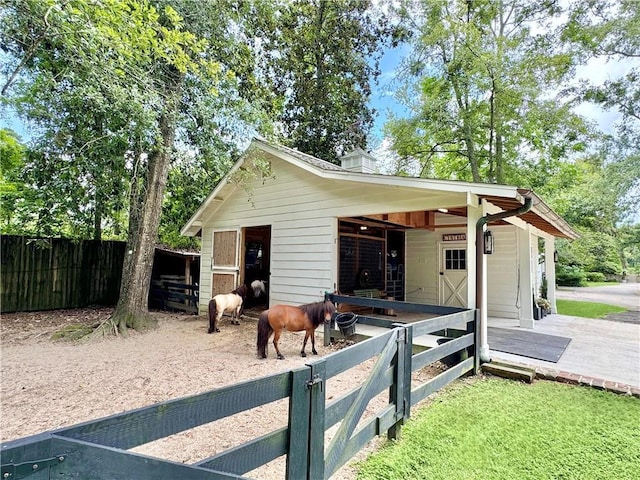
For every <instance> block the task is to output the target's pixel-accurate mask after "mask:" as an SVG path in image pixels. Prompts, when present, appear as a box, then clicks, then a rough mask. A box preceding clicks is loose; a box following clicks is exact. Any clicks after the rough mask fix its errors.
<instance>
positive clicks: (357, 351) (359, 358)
mask: <svg viewBox="0 0 640 480" xmlns="http://www.w3.org/2000/svg"><path fill="white" fill-rule="evenodd" d="M391 335H396V334H394V333H393V331H392V330H390V331H389V332H386V333H384V334H382V335H378V336H376V337H371V338H368V339H366V340H364V341H362V342H358V343H356V344H355V345H351V346H350V347H349V349H348V350H349V354H348V355H344V354H342V352H344V351H345V350H341V351H339V352H334V353H331V354H329V355H327V356H326V357H324V358H323V359H322V361H324V362H326V372H327V378H331V377H333V376H335V375H337V374H339V373H342V372H345V371H347V370H349V369H350V368H352V367H355V366H356V365H360V364H361V363H362V362H364V361H365V360H369V359H370V358H371V357H374V356H376V355H377V354H378V352H380V351H382V349H383V348H384V346H385V345H386V344H387V342H388V341H389V337H390V336H391ZM311 365H312V364H311Z"/></svg>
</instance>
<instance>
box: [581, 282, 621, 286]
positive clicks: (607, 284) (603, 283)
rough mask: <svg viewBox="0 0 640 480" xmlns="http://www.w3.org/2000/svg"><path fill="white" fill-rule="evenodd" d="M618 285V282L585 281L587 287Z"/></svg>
mask: <svg viewBox="0 0 640 480" xmlns="http://www.w3.org/2000/svg"><path fill="white" fill-rule="evenodd" d="M611 285H618V282H587V287H610V286H611Z"/></svg>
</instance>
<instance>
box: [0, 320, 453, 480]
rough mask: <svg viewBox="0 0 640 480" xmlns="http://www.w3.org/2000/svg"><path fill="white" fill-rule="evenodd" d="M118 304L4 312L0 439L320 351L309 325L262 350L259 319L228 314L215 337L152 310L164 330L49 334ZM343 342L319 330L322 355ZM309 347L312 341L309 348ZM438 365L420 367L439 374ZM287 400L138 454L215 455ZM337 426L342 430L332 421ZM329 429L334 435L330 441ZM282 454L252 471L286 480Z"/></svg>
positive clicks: (286, 366)
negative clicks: (262, 355) (310, 339)
mask: <svg viewBox="0 0 640 480" xmlns="http://www.w3.org/2000/svg"><path fill="white" fill-rule="evenodd" d="M111 312H112V309H110V308H95V309H94V308H88V309H77V310H58V311H54V312H23V313H10V314H3V315H2V317H1V318H0V335H1V337H0V366H1V377H0V378H1V382H2V388H1V392H0V402H1V408H0V413H1V420H0V425H2V428H1V432H0V434H1V435H0V440H1V441H3V442H4V441H8V440H13V439H16V438H20V437H24V436H27V435H32V434H36V433H40V432H43V431H47V430H52V429H56V428H60V427H65V426H70V425H74V424H77V423H80V422H83V421H87V420H94V419H97V418H100V417H104V416H107V415H112V414H116V413H121V412H124V411H126V410H131V409H134V408H139V407H144V406H148V405H151V404H154V403H157V402H162V401H165V400H169V399H175V398H179V397H183V396H189V395H194V394H197V393H202V392H205V391H208V390H212V389H215V388H219V387H223V386H226V385H231V384H234V383H237V382H240V381H243V380H248V379H252V378H259V377H262V376H265V375H270V374H272V373H276V372H281V371H284V370H290V369H292V368H296V367H300V366H303V365H304V364H305V363H306V362H309V361H310V360H313V359H314V358H317V357H314V356H312V355H309V357H307V358H306V359H305V358H302V357H300V355H299V352H300V347H301V345H302V340H303V339H304V332H299V333H292V332H285V333H284V334H283V336H282V337H281V339H280V350H281V351H282V353H283V354H284V355H285V357H286V358H285V359H284V360H276V358H275V355H274V351H273V346H271V345H270V348H269V358H267V359H266V360H264V359H258V358H257V357H256V347H255V339H256V323H255V321H254V320H249V319H243V320H242V321H241V325H240V326H235V325H231V324H230V322H229V320H228V318H227V317H225V318H223V319H222V322H221V325H220V328H221V332H220V333H217V334H211V335H208V334H207V326H208V323H207V320H206V318H205V317H202V316H200V317H198V316H194V315H185V314H178V313H166V312H153V315H154V316H155V317H156V318H157V320H158V328H157V329H154V330H152V331H149V332H145V333H135V332H134V333H132V334H130V335H129V336H127V337H126V338H123V337H111V338H105V339H98V340H95V339H92V340H90V341H80V342H78V341H76V342H70V341H60V340H57V341H53V340H51V339H50V337H51V335H52V334H53V333H54V332H56V331H59V330H60V328H62V327H63V326H66V325H75V324H78V323H84V324H88V325H92V324H96V323H98V322H100V321H102V320H105V319H107V318H108V317H109V315H110V314H111ZM343 347H344V344H342V345H339V344H337V345H330V346H327V347H325V346H324V345H323V341H322V331H321V329H318V331H317V332H316V348H317V350H318V353H319V356H322V355H327V354H329V353H332V352H333V351H335V350H336V349H339V348H343ZM307 352H308V353H310V346H309V345H308V346H307ZM372 366H373V360H370V361H369V362H366V363H363V364H362V365H359V366H357V367H355V368H353V369H351V370H349V371H347V372H344V373H343V374H341V375H339V376H337V377H335V378H333V379H330V380H329V381H328V385H327V386H326V388H327V400H326V401H327V403H330V402H331V401H332V399H333V398H338V397H339V396H341V395H342V394H344V393H346V392H348V391H350V390H351V389H352V388H353V387H354V385H356V384H357V383H359V382H360V383H361V382H362V381H363V380H364V379H365V378H366V376H367V374H368V372H369V371H370V369H371V368H372ZM440 367H442V366H441V365H439V364H436V365H435V366H432V367H430V368H429V369H425V370H424V371H421V372H419V373H418V375H419V376H421V377H422V378H428V377H430V376H433V375H435V374H437V373H439V371H441V370H442V369H443V368H444V367H442V368H440ZM385 401H386V393H385V394H382V395H381V396H379V397H378V398H376V399H374V400H372V402H371V403H370V404H369V407H368V410H367V411H368V413H370V412H371V411H375V410H377V409H378V408H380V406H381V405H383V404H384V403H385ZM287 408H288V405H287V402H286V401H285V400H283V401H279V402H273V403H271V404H268V405H264V406H262V407H259V408H256V409H253V410H250V411H247V412H243V413H242V414H238V415H235V416H233V417H229V418H226V419H223V420H219V421H216V422H213V423H211V424H207V425H203V426H201V427H198V428H195V429H191V430H188V431H186V432H182V433H180V434H176V435H173V436H171V437H168V438H165V439H162V440H158V441H156V442H152V443H149V444H145V445H142V446H140V447H137V448H136V449H134V451H135V452H137V453H141V454H144V455H151V456H155V457H159V458H164V459H167V460H173V461H177V462H184V463H192V462H195V461H198V460H201V459H204V458H208V457H210V456H212V455H215V454H216V453H219V452H221V451H223V450H226V449H228V448H230V447H233V446H235V445H238V444H240V443H243V442H245V441H247V440H249V439H251V438H255V437H257V436H260V435H263V434H265V433H268V432H270V431H273V430H275V429H277V428H279V427H281V426H286V420H287ZM334 432H335V427H334ZM331 433H332V432H331V431H329V432H327V441H329V440H330V437H331ZM377 443H378V440H374V441H372V442H370V445H368V446H367V447H365V449H363V451H361V452H360V453H359V454H358V455H357V456H356V457H354V459H352V461H351V462H349V463H347V465H345V466H344V467H343V468H342V469H340V470H339V471H338V472H336V474H335V475H334V476H333V477H332V478H333V479H336V480H340V479H344V480H350V479H353V478H355V473H354V469H353V468H352V467H351V466H350V464H352V463H353V462H354V461H358V460H361V459H362V458H364V457H365V456H366V454H367V453H368V452H369V451H371V450H372V449H374V448H375V446H376V444H377ZM284 471H285V462H284V458H280V459H276V460H274V461H273V462H271V463H269V464H268V465H265V466H263V467H260V468H259V469H257V470H254V471H252V472H248V473H247V474H246V475H247V476H248V477H251V478H258V479H266V480H269V479H280V478H284Z"/></svg>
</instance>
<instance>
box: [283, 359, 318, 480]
mask: <svg viewBox="0 0 640 480" xmlns="http://www.w3.org/2000/svg"><path fill="white" fill-rule="evenodd" d="M311 381H312V369H311V368H310V367H304V368H300V369H297V370H293V371H292V372H291V397H290V398H289V438H288V447H289V452H288V454H287V468H286V478H287V480H298V479H302V478H306V477H307V468H308V465H309V422H310V415H309V409H310V407H311V388H313V384H309V382H311Z"/></svg>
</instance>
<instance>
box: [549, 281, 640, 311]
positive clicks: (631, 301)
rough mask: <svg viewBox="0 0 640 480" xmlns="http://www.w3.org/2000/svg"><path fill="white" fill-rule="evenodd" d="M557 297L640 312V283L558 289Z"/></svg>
mask: <svg viewBox="0 0 640 480" xmlns="http://www.w3.org/2000/svg"><path fill="white" fill-rule="evenodd" d="M556 296H557V297H558V298H562V299H565V300H580V301H583V302H598V303H608V304H609V305H618V306H620V307H625V308H628V309H629V310H635V311H640V283H614V284H611V285H607V286H604V287H558V289H557V290H556Z"/></svg>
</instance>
